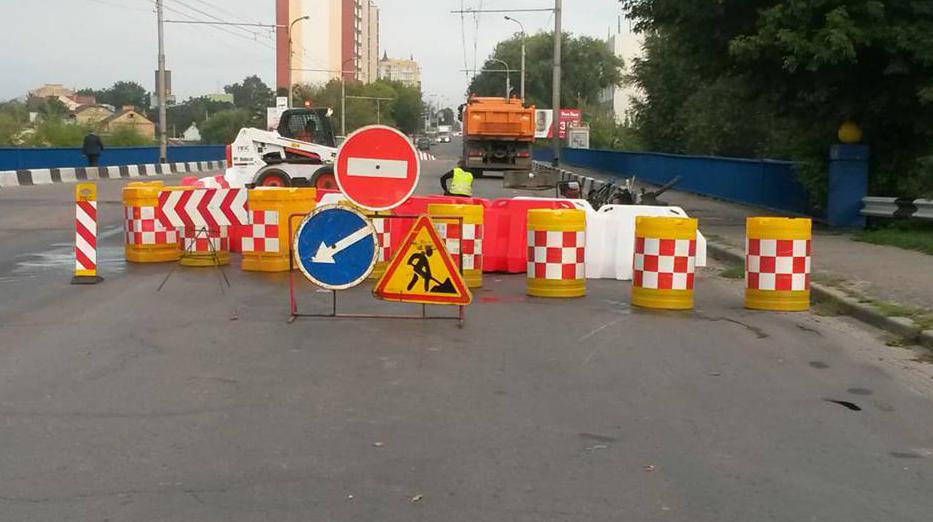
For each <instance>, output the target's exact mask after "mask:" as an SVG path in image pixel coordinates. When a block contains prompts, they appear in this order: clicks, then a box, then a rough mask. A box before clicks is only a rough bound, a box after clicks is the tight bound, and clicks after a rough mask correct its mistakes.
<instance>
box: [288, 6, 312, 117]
mask: <svg viewBox="0 0 933 522" xmlns="http://www.w3.org/2000/svg"><path fill="white" fill-rule="evenodd" d="M310 19H311V17H310V16H300V17H298V18H295V19H294V20H292V23H290V24H288V107H289V108H291V107H292V96H293V95H294V89H295V82H294V81H292V71H294V70H295V69H293V68H292V55H294V54H295V53H294V52H293V51H292V28H293V27H295V24H297V23H298V22H300V21H302V20H310Z"/></svg>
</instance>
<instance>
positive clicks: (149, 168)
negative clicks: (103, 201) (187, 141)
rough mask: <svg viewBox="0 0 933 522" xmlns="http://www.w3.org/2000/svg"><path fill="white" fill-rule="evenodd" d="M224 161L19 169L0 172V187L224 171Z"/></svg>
mask: <svg viewBox="0 0 933 522" xmlns="http://www.w3.org/2000/svg"><path fill="white" fill-rule="evenodd" d="M225 168H226V161H223V160H221V161H189V162H183V163H161V164H148V165H114V166H109V167H62V168H49V169H21V170H7V171H2V172H0V188H9V187H31V186H35V185H51V184H55V183H76V182H78V181H90V180H97V179H127V178H138V177H147V176H165V175H170V174H189V173H191V174H193V173H200V172H215V171H218V170H224V169H225Z"/></svg>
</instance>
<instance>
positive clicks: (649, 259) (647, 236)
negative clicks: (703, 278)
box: [632, 216, 697, 310]
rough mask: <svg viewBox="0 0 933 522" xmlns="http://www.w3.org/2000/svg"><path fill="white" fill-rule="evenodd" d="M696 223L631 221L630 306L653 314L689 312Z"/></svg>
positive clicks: (664, 219) (668, 219) (643, 218)
mask: <svg viewBox="0 0 933 522" xmlns="http://www.w3.org/2000/svg"><path fill="white" fill-rule="evenodd" d="M696 245H697V220H696V219H691V218H674V217H646V216H639V217H636V218H635V257H634V259H633V263H632V269H633V270H632V305H634V306H638V307H641V308H652V309H657V310H689V309H691V308H693V289H694V280H695V272H696Z"/></svg>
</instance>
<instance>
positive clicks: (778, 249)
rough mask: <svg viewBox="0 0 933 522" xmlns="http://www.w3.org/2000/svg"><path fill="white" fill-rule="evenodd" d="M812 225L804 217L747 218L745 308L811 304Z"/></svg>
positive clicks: (788, 309)
mask: <svg viewBox="0 0 933 522" xmlns="http://www.w3.org/2000/svg"><path fill="white" fill-rule="evenodd" d="M812 226H813V224H812V221H811V220H810V219H807V218H774V217H760V218H748V221H747V222H746V227H745V228H746V234H745V236H746V239H745V307H746V308H750V309H753V310H772V311H781V312H800V311H804V310H808V309H809V308H810V255H811V244H812Z"/></svg>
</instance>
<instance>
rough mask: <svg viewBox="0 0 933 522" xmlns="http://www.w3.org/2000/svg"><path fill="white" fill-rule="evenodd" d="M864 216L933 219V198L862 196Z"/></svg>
mask: <svg viewBox="0 0 933 522" xmlns="http://www.w3.org/2000/svg"><path fill="white" fill-rule="evenodd" d="M861 213H862V215H863V216H869V217H883V218H901V219H903V218H913V219H922V220H929V221H933V199H913V200H911V199H898V198H883V197H875V196H869V197H865V198H862V210H861Z"/></svg>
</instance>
